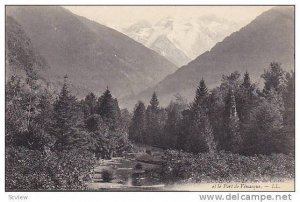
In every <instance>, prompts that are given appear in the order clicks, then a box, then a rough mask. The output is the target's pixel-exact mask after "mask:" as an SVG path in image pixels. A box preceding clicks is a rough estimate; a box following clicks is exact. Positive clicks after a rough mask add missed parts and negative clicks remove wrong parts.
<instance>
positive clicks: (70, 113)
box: [52, 75, 80, 150]
mask: <svg viewBox="0 0 300 202" xmlns="http://www.w3.org/2000/svg"><path fill="white" fill-rule="evenodd" d="M67 79H68V77H67V75H66V76H65V77H64V85H63V87H62V89H61V92H60V94H59V96H58V99H57V100H56V101H55V103H54V109H53V126H52V132H53V135H54V136H56V138H57V141H56V147H57V149H58V150H62V149H64V147H65V146H66V144H67V143H66V141H67V138H68V137H67V136H68V135H69V134H70V132H71V129H72V128H73V127H76V126H77V125H78V123H79V121H80V118H79V116H78V115H79V109H78V103H77V100H76V98H75V96H73V95H71V93H70V91H69V88H68V81H67Z"/></svg>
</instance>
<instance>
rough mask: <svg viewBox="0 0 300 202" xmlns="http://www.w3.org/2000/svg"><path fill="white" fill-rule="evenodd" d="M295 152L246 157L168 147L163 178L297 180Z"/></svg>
mask: <svg viewBox="0 0 300 202" xmlns="http://www.w3.org/2000/svg"><path fill="white" fill-rule="evenodd" d="M294 168H295V162H294V157H293V156H292V155H285V154H272V155H270V156H267V155H255V156H242V155H238V154H232V153H225V152H220V153H216V154H208V153H200V154H195V155H194V154H190V153H185V152H180V151H171V150H168V151H166V152H165V155H164V164H163V169H162V177H163V179H164V181H166V182H170V183H172V182H175V181H185V182H232V181H236V182H247V181H248V182H254V181H270V180H282V179H293V178H294V176H295V170H294Z"/></svg>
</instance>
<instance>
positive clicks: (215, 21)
mask: <svg viewBox="0 0 300 202" xmlns="http://www.w3.org/2000/svg"><path fill="white" fill-rule="evenodd" d="M238 28H239V26H238V25H237V24H236V23H234V22H230V21H227V20H225V19H221V18H217V17H215V16H202V17H199V18H188V19H186V18H184V16H183V17H182V18H176V19H174V18H172V17H166V18H163V19H161V20H160V21H159V22H157V23H155V24H150V23H149V22H147V21H140V22H137V23H135V24H133V25H131V26H130V27H128V28H124V29H123V30H122V32H123V33H125V34H126V35H128V36H130V37H131V38H133V39H135V40H136V41H138V42H140V43H142V44H144V45H145V46H147V47H149V48H151V49H152V50H155V51H156V52H158V53H159V54H161V55H163V56H164V57H166V58H167V59H168V60H170V61H171V62H173V63H174V64H176V65H178V66H182V65H186V64H187V63H188V62H190V61H191V60H192V59H194V58H195V57H197V56H198V55H200V54H202V53H203V52H205V51H207V50H210V48H212V46H213V45H215V43H217V42H219V41H221V40H222V39H224V38H225V37H226V36H228V35H229V34H231V33H232V32H234V31H237V30H238Z"/></svg>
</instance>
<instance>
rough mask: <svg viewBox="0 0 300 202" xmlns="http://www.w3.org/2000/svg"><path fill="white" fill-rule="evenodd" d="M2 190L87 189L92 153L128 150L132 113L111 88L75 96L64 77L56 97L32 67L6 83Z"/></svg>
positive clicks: (102, 155)
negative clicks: (4, 163)
mask: <svg viewBox="0 0 300 202" xmlns="http://www.w3.org/2000/svg"><path fill="white" fill-rule="evenodd" d="M5 118H6V124H5V127H6V130H5V132H6V134H5V142H6V166H5V169H6V175H5V177H6V189H7V190H78V189H80V190H81V189H84V188H85V182H86V181H87V180H89V177H90V174H91V171H92V169H93V167H94V164H95V159H96V158H98V159H99V158H106V159H108V158H111V157H112V156H113V155H114V156H117V155H122V154H123V152H124V151H128V150H130V149H131V143H130V142H129V140H128V135H127V128H128V126H127V125H128V124H129V121H130V115H129V112H128V111H127V110H120V108H119V106H118V101H117V99H115V98H113V97H112V95H111V93H110V91H109V89H106V91H105V92H104V93H103V95H102V96H100V97H99V98H96V96H95V95H94V94H93V93H91V94H89V95H88V96H86V98H85V99H84V100H81V101H78V100H77V99H76V97H75V96H73V95H72V94H71V93H70V91H69V88H68V81H67V77H65V82H64V85H63V87H62V89H61V92H60V94H59V95H58V96H55V94H54V93H52V92H50V91H49V90H48V89H47V88H44V87H43V86H42V85H41V84H40V81H39V79H38V77H37V75H36V74H35V73H34V72H33V71H28V72H27V75H26V78H20V77H17V76H13V77H11V79H10V80H9V81H8V82H7V84H6V117H5Z"/></svg>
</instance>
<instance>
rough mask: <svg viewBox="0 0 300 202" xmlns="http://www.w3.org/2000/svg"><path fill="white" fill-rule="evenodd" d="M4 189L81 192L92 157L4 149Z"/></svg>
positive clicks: (90, 155)
mask: <svg viewBox="0 0 300 202" xmlns="http://www.w3.org/2000/svg"><path fill="white" fill-rule="evenodd" d="M5 158H6V159H5V160H6V165H5V172H6V173H5V178H6V179H5V188H6V190H11V191H36V190H40V191H48V190H83V189H85V188H86V186H85V183H86V179H88V175H89V173H90V170H91V169H92V168H93V166H94V159H93V155H92V154H91V153H90V152H83V151H75V150H71V151H62V152H60V153H55V152H51V151H48V152H41V151H37V150H29V149H27V148H25V147H8V148H7V149H6V156H5Z"/></svg>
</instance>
